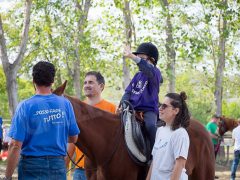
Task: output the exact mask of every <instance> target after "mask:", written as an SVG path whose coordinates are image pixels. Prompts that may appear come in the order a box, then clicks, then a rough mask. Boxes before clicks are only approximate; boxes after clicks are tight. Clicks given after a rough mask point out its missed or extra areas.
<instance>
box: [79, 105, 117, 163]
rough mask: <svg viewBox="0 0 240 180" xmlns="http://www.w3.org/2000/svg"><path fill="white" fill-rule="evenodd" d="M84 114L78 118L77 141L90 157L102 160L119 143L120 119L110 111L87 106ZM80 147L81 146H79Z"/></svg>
mask: <svg viewBox="0 0 240 180" xmlns="http://www.w3.org/2000/svg"><path fill="white" fill-rule="evenodd" d="M86 107H87V108H89V109H88V110H87V111H85V112H86V114H82V115H81V116H82V118H86V119H78V121H79V127H80V131H82V133H80V135H79V143H80V144H81V146H82V149H83V150H84V151H85V152H84V153H85V154H86V155H87V156H88V157H89V158H90V159H97V161H98V162H99V163H101V162H103V161H104V160H105V159H106V158H107V157H108V156H109V154H111V153H112V151H113V149H114V146H115V145H116V144H117V143H119V133H120V120H119V121H118V119H117V116H114V115H112V114H110V113H106V112H104V111H101V110H98V109H95V108H92V107H88V106H86ZM80 148H81V147H80Z"/></svg>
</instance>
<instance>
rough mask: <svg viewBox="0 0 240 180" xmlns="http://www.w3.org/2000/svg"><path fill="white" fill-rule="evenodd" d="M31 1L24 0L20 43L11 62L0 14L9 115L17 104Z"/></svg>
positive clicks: (2, 56) (1, 44)
mask: <svg viewBox="0 0 240 180" xmlns="http://www.w3.org/2000/svg"><path fill="white" fill-rule="evenodd" d="M31 6H32V1H31V0H26V5H25V20H24V25H23V31H22V37H21V44H20V47H19V51H18V54H17V57H16V59H15V61H14V62H13V63H10V62H9V57H8V52H7V46H6V38H5V34H4V30H3V23H2V18H1V15H0V55H1V60H2V65H3V69H4V74H5V76H6V85H7V92H8V101H9V110H10V115H13V114H14V112H15V110H16V107H17V104H18V97H17V72H18V70H19V68H20V65H21V62H22V61H23V57H24V53H25V51H26V46H27V41H28V31H29V26H30V14H31Z"/></svg>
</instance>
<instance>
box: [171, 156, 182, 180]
mask: <svg viewBox="0 0 240 180" xmlns="http://www.w3.org/2000/svg"><path fill="white" fill-rule="evenodd" d="M185 164H186V159H184V158H183V157H182V156H180V157H179V158H177V159H176V162H175V165H174V167H173V172H172V175H171V180H179V178H180V176H181V173H182V170H183V168H185Z"/></svg>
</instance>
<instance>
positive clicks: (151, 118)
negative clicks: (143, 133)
mask: <svg viewBox="0 0 240 180" xmlns="http://www.w3.org/2000/svg"><path fill="white" fill-rule="evenodd" d="M143 118H144V122H145V127H146V130H147V133H148V136H149V140H150V146H151V149H152V148H153V145H154V142H155V136H156V131H157V126H156V123H157V114H156V113H154V112H152V111H147V112H144V115H143Z"/></svg>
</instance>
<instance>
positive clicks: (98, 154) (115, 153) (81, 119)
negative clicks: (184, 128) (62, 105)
mask: <svg viewBox="0 0 240 180" xmlns="http://www.w3.org/2000/svg"><path fill="white" fill-rule="evenodd" d="M65 86H66V83H65V84H63V85H62V86H60V87H59V88H57V89H56V90H55V91H54V93H55V94H58V95H62V94H63V92H64V89H65ZM65 97H66V98H68V99H69V101H70V102H71V103H72V105H73V109H74V112H75V116H76V119H77V124H78V126H79V128H80V131H81V132H80V134H79V137H78V142H77V143H76V145H77V147H78V148H79V149H80V150H82V151H83V153H84V154H85V155H86V156H87V160H86V161H85V166H86V175H87V178H88V179H91V180H96V179H98V180H112V179H114V180H115V179H116V180H118V179H119V180H137V179H145V177H146V172H147V170H148V167H144V166H139V165H137V164H136V163H134V161H133V160H132V159H131V158H130V156H129V155H128V152H127V148H126V145H125V142H124V135H123V128H122V124H121V121H120V118H119V117H118V116H117V115H113V114H110V113H108V112H105V111H102V110H100V109H97V108H94V107H92V106H89V105H87V104H85V103H83V102H81V101H80V100H78V99H76V98H74V97H71V96H67V95H65ZM188 133H189V137H190V148H189V156H188V159H187V163H186V169H187V173H188V175H189V179H190V180H213V179H214V172H215V168H214V167H215V159H214V151H213V146H212V142H211V140H210V137H209V134H208V132H207V131H206V130H205V128H204V126H203V125H201V124H200V123H199V122H198V121H196V120H191V123H190V126H189V128H188Z"/></svg>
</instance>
